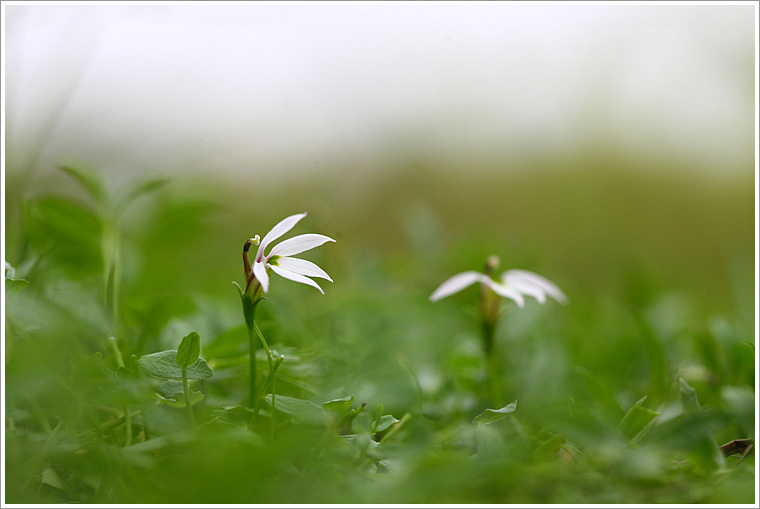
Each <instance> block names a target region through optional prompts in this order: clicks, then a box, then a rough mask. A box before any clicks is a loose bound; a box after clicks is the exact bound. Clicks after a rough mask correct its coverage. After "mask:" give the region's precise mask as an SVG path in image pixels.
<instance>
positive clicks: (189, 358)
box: [177, 331, 201, 368]
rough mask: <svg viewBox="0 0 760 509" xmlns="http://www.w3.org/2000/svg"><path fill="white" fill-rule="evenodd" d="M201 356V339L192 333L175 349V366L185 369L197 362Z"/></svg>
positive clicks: (195, 333)
mask: <svg viewBox="0 0 760 509" xmlns="http://www.w3.org/2000/svg"><path fill="white" fill-rule="evenodd" d="M200 355H201V337H200V335H198V333H197V332H195V331H193V332H191V333H190V334H188V335H187V336H185V337H184V338H182V343H180V345H179V348H178V349H177V366H179V367H180V368H186V367H188V366H190V365H191V364H194V363H195V362H197V361H198V358H199V357H200Z"/></svg>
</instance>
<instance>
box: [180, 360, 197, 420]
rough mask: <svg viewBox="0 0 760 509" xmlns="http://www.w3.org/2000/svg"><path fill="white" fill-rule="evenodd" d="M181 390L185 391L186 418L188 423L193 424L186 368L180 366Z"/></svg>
mask: <svg viewBox="0 0 760 509" xmlns="http://www.w3.org/2000/svg"><path fill="white" fill-rule="evenodd" d="M182 391H183V392H184V393H185V408H187V418H188V420H189V421H190V424H192V425H193V426H195V415H194V414H193V405H192V403H190V386H189V384H188V383H187V368H186V367H184V366H183V367H182Z"/></svg>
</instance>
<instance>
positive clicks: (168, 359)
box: [137, 350, 214, 380]
mask: <svg viewBox="0 0 760 509" xmlns="http://www.w3.org/2000/svg"><path fill="white" fill-rule="evenodd" d="M137 363H138V364H139V365H140V367H141V368H143V369H144V370H145V371H147V372H148V373H150V374H151V375H153V376H157V377H159V378H169V379H175V380H181V379H182V369H181V368H180V367H179V366H177V350H166V351H163V352H156V353H151V354H148V355H143V356H142V357H140V358H139V359H138V360H137ZM213 375H214V372H213V371H212V370H211V368H210V367H208V364H206V361H205V360H203V359H200V358H199V359H198V360H197V361H196V362H195V363H194V364H192V365H190V366H188V367H187V378H188V379H190V380H202V379H205V378H211V377H212V376H213Z"/></svg>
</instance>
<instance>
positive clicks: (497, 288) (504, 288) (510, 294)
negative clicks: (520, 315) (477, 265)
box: [486, 279, 525, 308]
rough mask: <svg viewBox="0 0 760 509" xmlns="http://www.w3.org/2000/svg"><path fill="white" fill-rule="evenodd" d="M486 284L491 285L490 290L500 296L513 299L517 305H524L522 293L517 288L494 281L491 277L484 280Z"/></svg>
mask: <svg viewBox="0 0 760 509" xmlns="http://www.w3.org/2000/svg"><path fill="white" fill-rule="evenodd" d="M486 284H487V285H488V286H490V287H491V290H493V291H494V292H496V293H498V294H499V295H501V296H502V297H506V298H508V299H512V300H513V301H515V302H516V303H517V307H520V308H521V307H523V306H524V305H525V299H523V296H522V294H521V293H520V292H519V291H518V290H517V289H515V288H512V287H511V286H509V285H505V284H499V283H496V282H495V281H493V280H491V279H489V280H488V281H486Z"/></svg>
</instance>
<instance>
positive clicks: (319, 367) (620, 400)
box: [3, 160, 756, 505]
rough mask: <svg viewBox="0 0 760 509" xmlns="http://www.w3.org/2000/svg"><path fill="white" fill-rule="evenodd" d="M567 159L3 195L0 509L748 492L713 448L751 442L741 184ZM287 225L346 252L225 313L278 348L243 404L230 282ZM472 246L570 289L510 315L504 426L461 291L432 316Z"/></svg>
mask: <svg viewBox="0 0 760 509" xmlns="http://www.w3.org/2000/svg"><path fill="white" fill-rule="evenodd" d="M586 163H588V166H589V167H593V166H594V165H597V166H598V167H599V168H601V169H600V170H599V171H597V172H594V171H593V169H592V170H588V171H587V172H581V171H579V172H575V173H572V175H571V174H566V173H557V174H553V177H552V178H551V179H549V178H547V175H546V174H542V173H541V172H540V171H539V170H536V171H535V172H533V171H526V172H525V173H522V174H516V175H512V176H502V173H503V172H502V173H499V174H498V175H497V174H494V175H492V176H490V177H489V178H488V179H487V180H486V179H484V180H479V179H478V178H476V177H475V176H473V175H470V174H469V173H468V175H466V179H465V177H464V176H463V177H457V176H456V175H455V174H454V173H451V174H446V173H432V172H429V171H427V170H425V168H424V167H422V168H421V169H419V171H415V172H399V173H397V174H389V175H387V176H385V177H383V178H378V181H377V182H374V183H373V187H372V189H371V190H366V191H364V190H362V189H360V188H356V189H347V188H346V187H345V186H346V185H347V184H345V182H344V181H340V182H341V183H340V185H332V184H331V183H330V182H323V181H321V180H320V181H309V180H308V179H307V180H305V181H304V182H303V183H301V184H298V183H293V182H290V183H289V186H288V187H287V188H284V189H279V190H278V189H277V188H275V187H272V186H269V185H268V184H266V183H262V182H258V181H257V182H256V186H248V185H247V184H246V183H245V181H241V182H237V183H236V184H235V185H232V186H229V185H224V184H223V183H216V182H212V183H203V184H202V185H200V184H196V183H193V184H189V183H186V182H183V181H181V180H176V181H172V182H168V181H166V180H163V179H152V178H150V179H144V180H139V181H136V182H131V183H128V184H126V185H123V186H122V185H120V186H116V185H114V184H113V183H111V182H109V181H108V180H106V179H103V178H101V176H100V175H99V173H98V172H97V171H95V170H93V169H87V168H80V167H74V166H66V167H64V168H61V170H62V172H63V173H61V172H58V176H59V177H60V178H62V179H68V180H67V182H69V183H70V184H71V185H76V186H78V187H77V188H76V189H75V190H73V191H72V190H66V189H65V188H64V187H62V188H61V189H60V190H59V189H57V187H56V185H53V184H51V187H50V188H48V189H42V190H40V191H39V192H36V193H33V194H32V195H31V196H23V199H22V196H20V195H16V194H14V193H13V191H14V190H13V189H9V190H8V194H7V197H8V199H9V202H8V205H7V207H9V208H12V207H15V208H16V213H13V214H8V215H7V217H8V218H15V219H12V220H11V221H10V222H9V223H8V224H7V225H6V226H7V229H8V231H9V232H10V235H9V236H8V241H7V242H8V244H7V250H6V253H7V254H6V256H7V262H6V277H5V285H6V286H5V288H6V297H8V298H7V299H6V302H4V306H5V317H6V322H5V337H4V340H5V357H6V358H5V365H4V369H5V381H6V385H5V387H4V391H5V409H6V414H5V416H4V417H5V431H6V435H5V437H6V441H5V444H4V447H5V455H6V465H5V467H6V468H4V474H3V475H4V476H5V487H6V501H7V502H8V503H29V504H45V505H49V504H71V503H73V504H85V503H87V504H97V505H103V504H112V503H121V504H188V505H195V504H205V503H213V504H225V505H226V504H244V505H250V504H299V503H301V504H319V503H324V504H347V505H357V504H404V505H408V504H415V503H424V504H436V505H440V504H456V503H462V504H519V505H524V504H579V505H590V504H615V503H617V504H630V503H633V504H650V503H652V504H688V503H706V504H718V503H725V504H739V503H747V504H749V503H752V502H754V483H755V475H754V474H755V456H754V452H753V451H754V449H752V450H749V452H747V454H746V455H743V453H744V451H745V450H746V449H742V450H740V451H738V452H736V451H732V452H731V454H730V455H729V456H728V457H725V454H724V453H723V451H722V450H721V448H720V445H722V444H726V443H729V442H731V441H734V440H737V439H754V436H755V422H754V416H755V410H756V395H755V386H754V383H755V358H756V352H755V345H754V335H755V329H754V327H755V322H754V313H755V310H754V307H755V304H756V303H755V302H754V287H753V285H752V284H751V282H752V281H753V280H754V279H753V275H754V270H755V269H754V258H753V256H754V238H753V233H754V232H753V229H752V228H751V226H752V225H753V217H752V215H753V214H752V211H753V209H752V207H751V205H752V203H753V202H752V200H751V198H752V192H751V191H752V189H751V188H750V189H749V191H748V190H747V189H748V187H747V186H746V185H745V184H744V183H743V182H740V183H737V184H736V185H733V184H731V183H726V182H723V183H721V185H720V186H716V185H712V184H711V185H709V186H703V187H700V185H699V183H698V182H693V181H681V180H678V179H677V178H676V177H674V176H673V175H675V173H673V172H669V171H668V169H667V168H664V169H663V170H662V172H660V176H654V175H639V176H637V177H634V176H631V175H627V174H626V175H620V176H618V177H613V176H611V175H610V173H609V172H608V171H607V168H608V167H612V166H615V165H612V164H610V165H603V164H602V163H601V162H599V161H596V162H595V161H594V160H590V161H576V162H572V161H570V162H567V164H568V165H569V166H570V167H572V166H573V165H577V166H578V167H586V166H587V165H586ZM618 163H619V164H620V165H624V164H625V163H624V162H619V161H618ZM563 164H564V162H563ZM616 164H617V163H616ZM423 166H424V165H423ZM53 175H55V173H54V174H53ZM299 186H300V187H299ZM280 191H282V192H280ZM285 191H287V192H285ZM347 191H351V192H347ZM346 196H351V199H348V198H344V197H346ZM138 200H145V201H143V202H138ZM138 203H141V204H144V205H145V206H144V207H142V206H138V205H137V204H138ZM495 204H498V206H496V205H495ZM304 209H305V210H308V211H309V213H310V216H309V217H310V220H311V221H313V223H312V226H313V230H312V231H318V232H321V233H325V234H328V235H331V236H334V237H335V238H336V239H337V240H338V242H336V244H335V246H334V249H331V251H330V254H329V256H328V255H327V254H325V253H322V252H319V250H315V251H314V252H313V253H311V252H310V253H308V255H309V259H310V260H312V261H314V262H316V263H318V264H319V265H320V266H323V267H324V268H325V270H326V271H327V272H328V273H329V274H330V275H331V276H332V277H333V279H334V280H335V283H333V284H331V285H329V287H326V288H325V291H326V295H321V294H319V293H318V292H316V291H314V290H313V289H311V288H307V287H305V286H303V285H297V284H295V283H292V282H290V281H287V280H284V279H281V278H275V277H273V280H272V284H271V288H270V292H269V293H268V294H267V299H266V300H260V301H256V302H255V303H254V302H247V301H246V300H245V299H243V300H242V303H243V311H247V312H248V313H249V315H248V316H251V315H250V312H251V310H252V308H253V306H254V305H255V306H256V308H255V311H256V324H257V325H258V326H259V327H260V328H261V331H262V332H263V334H264V336H265V337H266V339H267V341H269V343H270V346H271V347H272V348H274V349H276V351H277V352H278V353H277V354H276V358H275V360H274V361H273V362H272V364H270V362H269V359H267V357H266V355H265V353H264V352H263V351H259V352H258V357H257V358H256V360H255V362H257V363H258V371H257V373H258V376H259V380H258V385H257V387H259V388H262V394H263V397H262V399H261V401H262V404H261V408H259V409H258V411H257V413H255V412H254V409H253V408H250V407H249V406H248V405H247V397H248V395H247V373H248V369H247V362H248V359H247V351H248V350H247V344H246V342H247V334H246V325H245V320H246V318H245V317H244V316H241V304H240V303H239V302H238V301H237V298H236V297H235V295H234V293H232V292H230V281H234V280H237V281H240V280H241V278H242V275H243V268H242V263H241V260H240V248H241V246H242V242H243V241H244V240H245V239H246V238H249V237H250V236H252V235H253V234H262V233H265V232H264V231H263V229H264V228H266V227H267V226H268V225H271V224H273V221H276V220H277V219H278V218H281V217H284V216H285V215H287V214H288V213H292V212H293V211H301V210H304ZM22 212H23V213H22ZM299 228H300V226H299ZM302 232H303V230H302V231H299V232H296V233H302ZM492 253H494V254H499V255H500V256H501V257H502V260H503V263H504V265H505V268H511V267H516V268H525V269H528V270H535V271H537V272H539V273H541V274H544V275H546V276H547V277H549V278H550V279H552V280H553V281H555V282H557V283H558V285H559V286H560V287H561V288H562V289H563V290H564V291H565V293H567V295H568V296H569V298H570V303H569V304H568V306H566V307H561V306H559V305H557V304H556V303H553V302H550V303H547V304H546V305H544V306H541V305H538V304H537V303H536V302H535V301H534V300H532V299H528V301H527V302H526V306H525V307H524V308H523V309H517V308H516V307H514V306H511V305H506V306H504V307H503V309H502V314H501V316H500V324H499V326H498V327H497V329H496V331H495V338H494V340H495V343H494V344H495V349H494V353H495V355H496V356H497V359H498V365H499V367H500V371H499V373H500V378H499V380H498V382H499V384H500V390H501V393H502V394H503V396H504V397H505V398H509V399H506V401H515V402H513V403H511V404H509V405H506V406H504V407H503V408H497V409H492V408H491V407H493V406H498V405H494V404H493V403H492V402H491V401H490V398H489V397H488V394H489V387H488V384H487V382H486V378H485V374H486V371H487V365H486V359H485V357H484V355H483V353H482V350H481V348H480V343H479V341H480V339H479V337H478V334H479V331H478V320H477V314H476V309H477V290H476V289H468V290H465V291H463V292H461V293H459V294H457V295H454V296H451V297H449V298H447V299H444V300H442V301H440V302H437V303H435V304H432V303H430V302H428V300H427V299H428V296H429V294H430V292H431V291H432V290H433V289H434V288H435V286H436V285H437V284H439V283H440V282H441V281H442V280H443V279H444V278H446V277H448V276H450V275H452V274H454V273H456V272H460V271H463V270H469V269H479V268H480V267H481V266H482V264H483V262H484V260H485V257H486V256H488V255H490V254H492ZM320 257H322V258H320ZM470 290H471V291H470ZM241 294H242V292H241ZM187 331H197V332H193V333H190V334H188V335H186V336H185V338H184V339H183V340H182V342H181V343H180V344H179V346H177V343H178V338H180V337H182V336H183V335H185V334H186V333H187ZM201 337H202V338H204V341H203V343H204V344H203V358H201V357H200V353H201V352H200V349H201V348H200V338H201ZM110 338H113V339H110ZM206 338H208V339H206ZM172 348H177V350H172ZM183 367H184V368H186V375H187V378H188V379H190V380H192V390H188V392H187V395H188V400H185V399H184V398H183V395H184V388H183V384H182V382H181V380H182V368H183ZM268 370H271V371H273V373H270V372H269V371H268ZM275 370H276V371H275ZM212 375H213V376H212ZM275 381H276V388H277V391H276V398H275V401H274V402H273V401H272V399H273V398H272V395H271V390H267V384H268V383H270V382H275ZM346 395H350V396H346ZM517 400H519V401H520V408H519V411H517V409H516V401H517ZM186 401H189V407H190V408H189V409H190V411H191V412H194V420H195V423H196V426H195V427H191V426H189V425H188V418H187V415H186V414H187V410H188V408H187V406H188V405H187V402H186ZM273 403H274V404H273ZM484 409H486V410H485V411H484ZM188 415H191V414H188ZM254 417H255V418H254ZM270 429H274V432H275V433H274V438H272V435H270ZM741 443H742V444H744V443H745V442H741Z"/></svg>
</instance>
